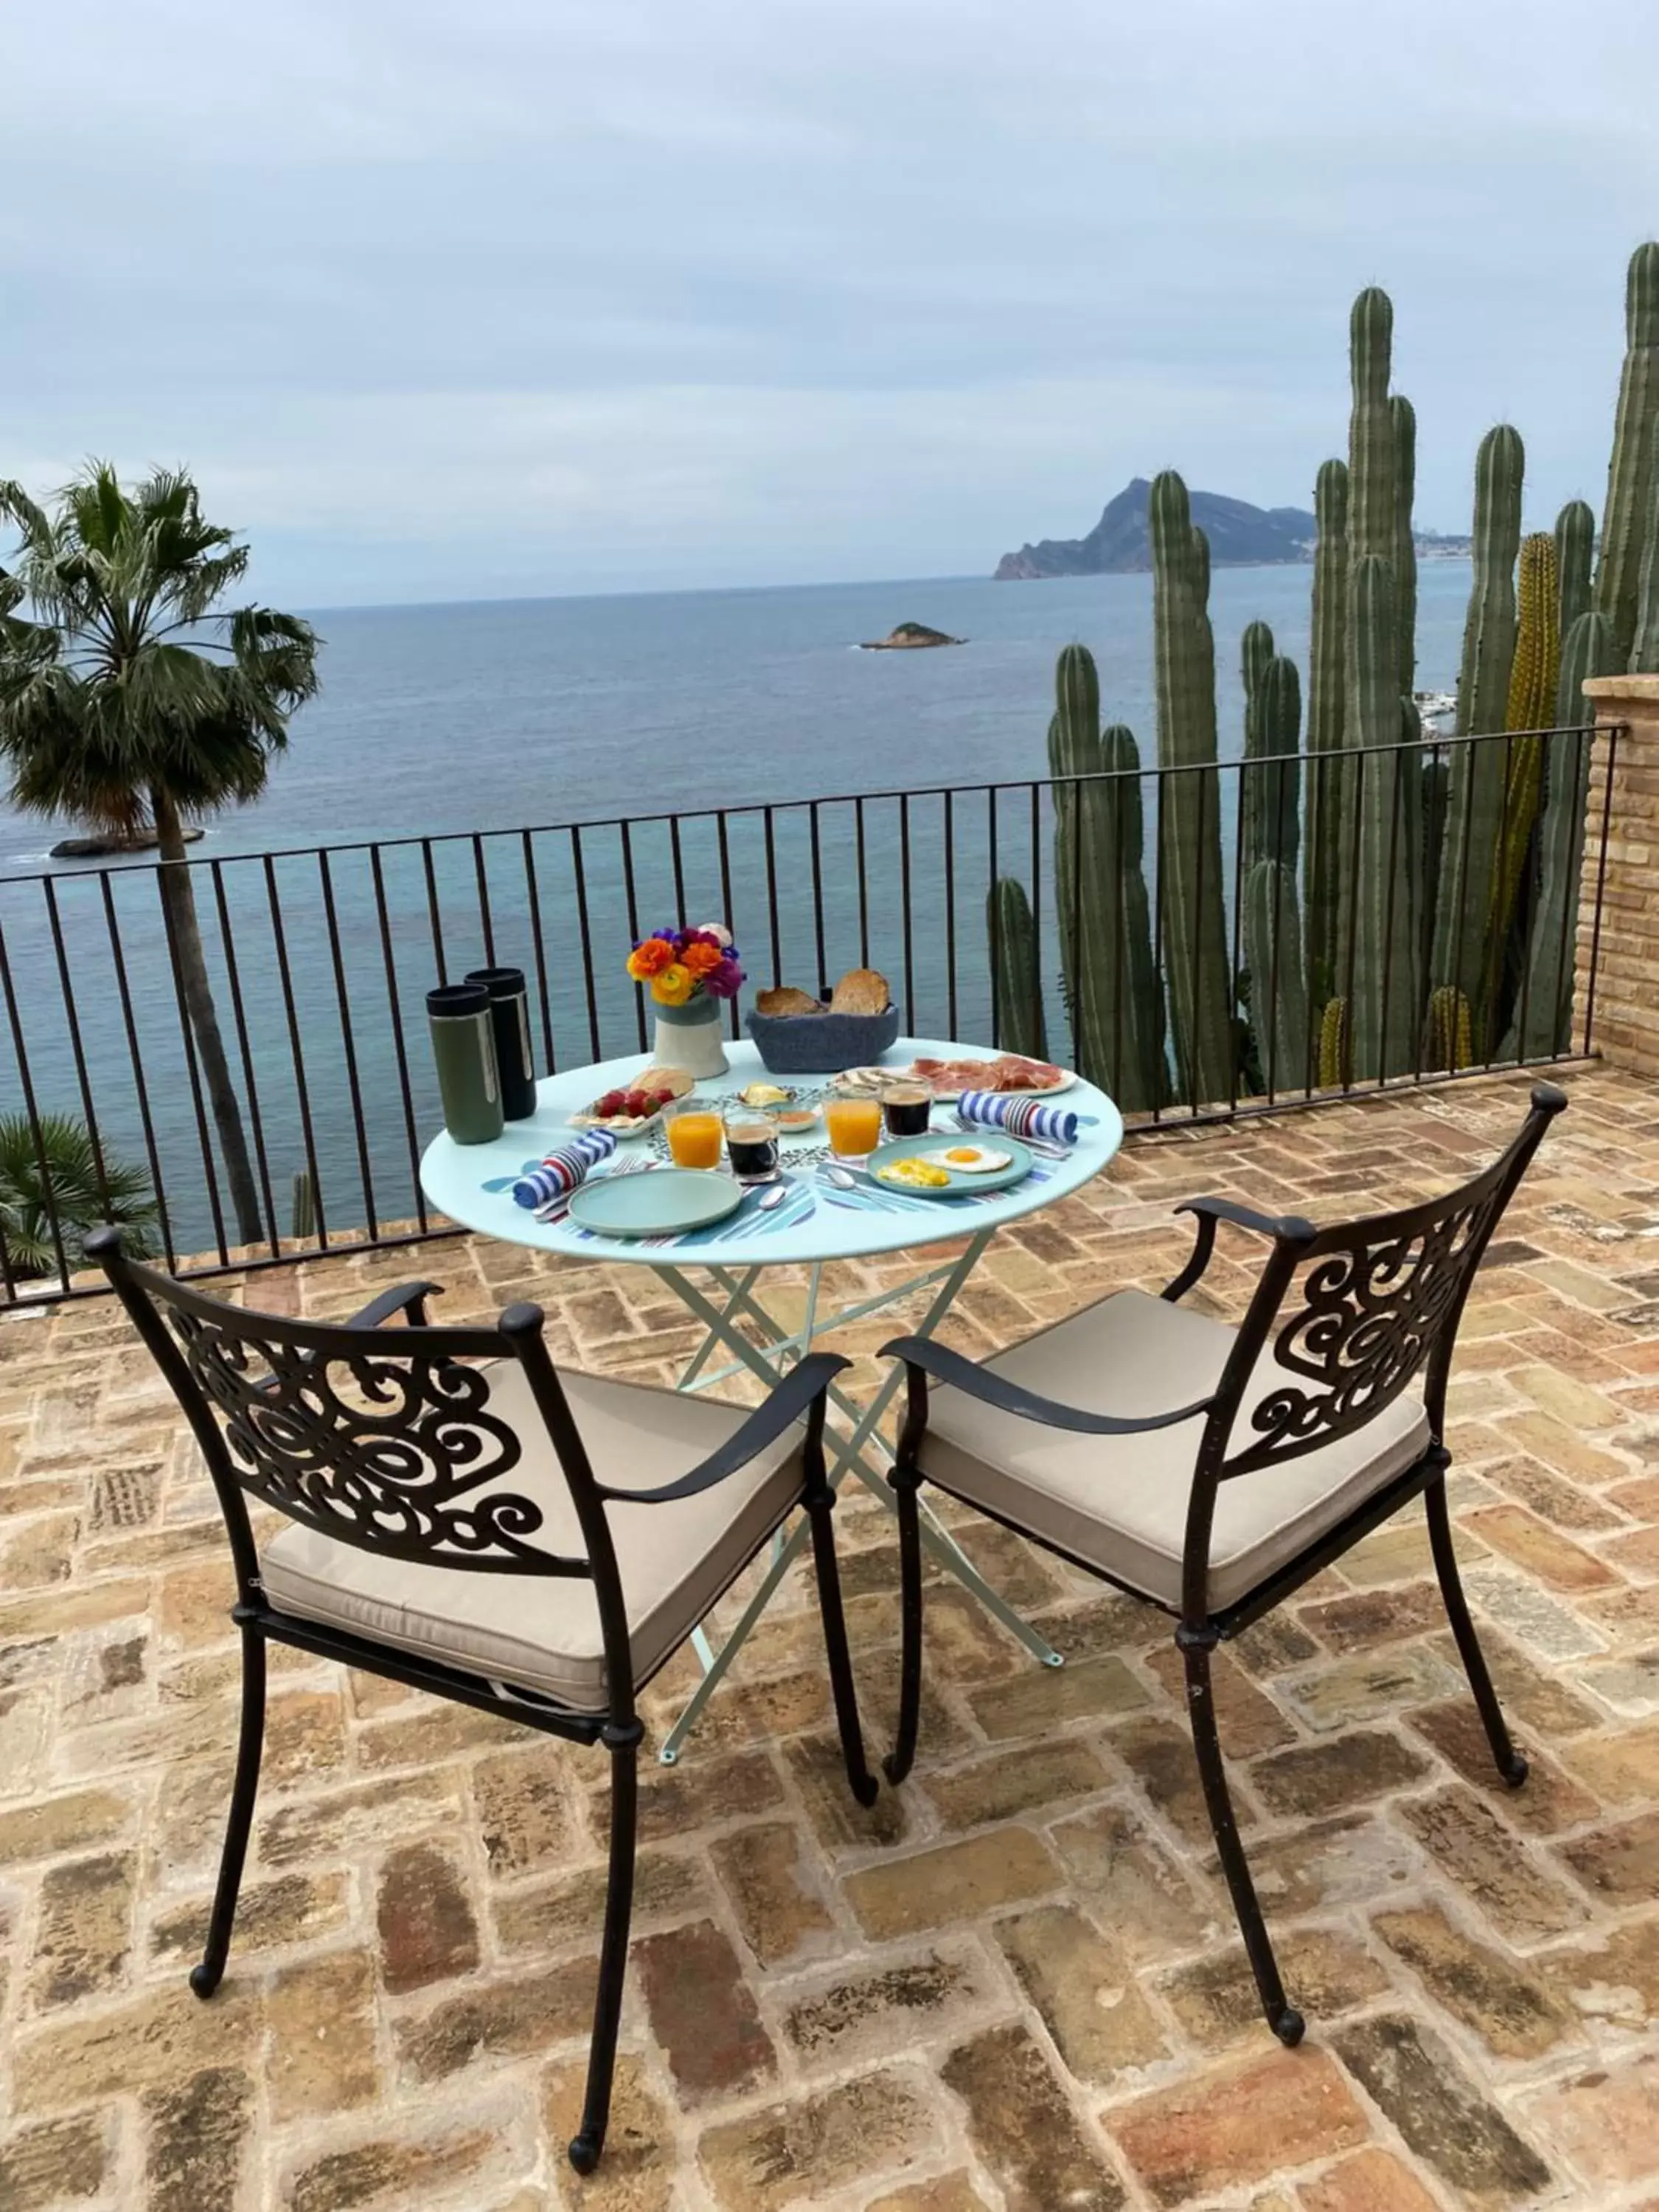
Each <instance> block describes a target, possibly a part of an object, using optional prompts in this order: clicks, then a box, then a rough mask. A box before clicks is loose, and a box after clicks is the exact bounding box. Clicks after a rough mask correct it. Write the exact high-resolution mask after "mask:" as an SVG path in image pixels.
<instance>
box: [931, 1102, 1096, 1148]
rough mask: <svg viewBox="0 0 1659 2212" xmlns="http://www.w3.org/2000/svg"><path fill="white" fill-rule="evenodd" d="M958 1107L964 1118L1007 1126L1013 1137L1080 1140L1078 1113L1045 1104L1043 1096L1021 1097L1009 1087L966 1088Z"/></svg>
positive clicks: (1060, 1141) (1062, 1142)
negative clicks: (990, 1089)
mask: <svg viewBox="0 0 1659 2212" xmlns="http://www.w3.org/2000/svg"><path fill="white" fill-rule="evenodd" d="M957 1113H958V1114H960V1115H961V1116H962V1118H963V1121H978V1122H980V1123H981V1124H982V1125H983V1126H984V1127H986V1128H987V1129H1006V1131H1007V1132H1008V1134H1009V1135H1010V1136H1011V1137H1038V1138H1041V1139H1044V1140H1045V1141H1046V1142H1047V1143H1048V1144H1051V1145H1074V1144H1076V1142H1077V1115H1075V1114H1073V1112H1072V1111H1071V1110H1070V1109H1069V1108H1067V1107H1065V1106H1049V1105H1046V1104H1045V1103H1043V1101H1042V1099H1041V1098H1022V1097H1018V1094H1016V1093H1011V1092H1009V1091H963V1094H962V1096H961V1097H960V1098H958V1099H957Z"/></svg>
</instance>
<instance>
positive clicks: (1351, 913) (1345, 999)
mask: <svg viewBox="0 0 1659 2212" xmlns="http://www.w3.org/2000/svg"><path fill="white" fill-rule="evenodd" d="M1367 750H1368V748H1367V747H1365V746H1364V745H1360V746H1358V747H1357V748H1356V749H1355V751H1354V757H1353V764H1354V808H1353V821H1352V842H1351V843H1350V845H1349V849H1350V851H1351V852H1352V855H1353V866H1352V876H1351V877H1350V878H1349V885H1348V972H1347V975H1346V976H1345V978H1344V979H1343V990H1342V1004H1343V1006H1344V1007H1345V1009H1346V1020H1345V1021H1344V1023H1343V1025H1342V1026H1343V1028H1344V1030H1346V1035H1347V1039H1348V1049H1347V1053H1346V1066H1344V1067H1343V1069H1342V1088H1343V1091H1344V1092H1345V1093H1346V1092H1347V1091H1352V1089H1353V1087H1354V1064H1355V1060H1356V1058H1357V1054H1356V1053H1355V1050H1354V1048H1355V1046H1356V1045H1357V1044H1358V1041H1359V1022H1358V1015H1357V1012H1356V1010H1355V1007H1354V1000H1353V971H1354V959H1355V956H1356V954H1357V952H1358V939H1359V862H1360V858H1361V854H1360V840H1359V824H1360V823H1362V822H1363V821H1364V818H1365V754H1366V751H1367ZM1344 842H1348V841H1347V839H1346V837H1345V841H1344Z"/></svg>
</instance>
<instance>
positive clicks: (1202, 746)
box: [1149, 470, 1234, 1105]
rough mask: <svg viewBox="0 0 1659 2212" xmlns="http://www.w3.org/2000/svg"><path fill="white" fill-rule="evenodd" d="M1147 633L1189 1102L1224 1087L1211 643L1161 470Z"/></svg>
mask: <svg viewBox="0 0 1659 2212" xmlns="http://www.w3.org/2000/svg"><path fill="white" fill-rule="evenodd" d="M1149 506H1150V511H1151V521H1152V638H1153V648H1154V654H1155V660H1156V668H1157V678H1158V764H1159V766H1160V767H1161V768H1163V769H1166V770H1169V771H1171V773H1170V774H1168V775H1166V777H1165V779H1164V789H1165V793H1166V794H1167V796H1166V799H1165V802H1164V818H1165V823H1166V824H1167V834H1166V835H1165V836H1164V838H1163V839H1162V842H1161V848H1160V850H1159V852H1158V898H1159V902H1160V910H1161V913H1162V915H1163V919H1164V945H1165V947H1166V953H1165V958H1166V961H1167V964H1168V975H1169V989H1170V1012H1171V1015H1172V1018H1173V1027H1174V1031H1175V1050H1176V1069H1177V1071H1178V1073H1179V1076H1180V1082H1181V1089H1182V1093H1183V1094H1184V1096H1185V1097H1186V1098H1187V1099H1188V1102H1189V1103H1192V1104H1194V1105H1202V1104H1204V1103H1206V1102H1209V1101H1212V1100H1214V1099H1218V1098H1225V1097H1227V1096H1228V1095H1229V1094H1230V1092H1231V1088H1232V1081H1233V1066H1234V1049H1233V1047H1234V1039H1233V1025H1232V1011H1231V1008H1232V991H1231V980H1230V978H1229V975H1228V972H1227V933H1226V921H1225V909H1224V906H1223V901H1222V883H1221V815H1220V792H1219V789H1218V785H1219V778H1218V775H1217V773H1216V721H1215V647H1214V641H1213V637H1212V633H1211V629H1210V617H1209V606H1208V585H1209V556H1208V549H1207V546H1206V543H1205V540H1204V534H1203V532H1201V531H1198V530H1194V526H1193V520H1192V513H1191V509H1190V507H1189V506H1188V499H1187V487H1186V485H1185V484H1184V483H1182V480H1181V478H1180V477H1178V476H1176V474H1175V472H1174V471H1172V470H1165V471H1164V472H1163V474H1162V475H1160V476H1158V477H1157V478H1156V479H1155V480H1154V482H1153V484H1152V495H1151V499H1150V501H1149Z"/></svg>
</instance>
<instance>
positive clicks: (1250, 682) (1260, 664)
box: [1238, 622, 1273, 752]
mask: <svg viewBox="0 0 1659 2212" xmlns="http://www.w3.org/2000/svg"><path fill="white" fill-rule="evenodd" d="M1271 659H1273V631H1272V630H1271V629H1269V628H1268V626H1267V623H1264V622H1249V623H1245V625H1244V635H1243V637H1241V638H1240V640H1239V641H1238V675H1239V681H1240V683H1241V684H1243V688H1244V750H1245V751H1246V752H1249V750H1250V725H1251V722H1252V720H1253V719H1254V717H1255V690H1256V685H1257V684H1259V683H1260V682H1261V671H1262V670H1263V669H1264V668H1265V667H1266V666H1267V663H1268V662H1269V661H1270V660H1271Z"/></svg>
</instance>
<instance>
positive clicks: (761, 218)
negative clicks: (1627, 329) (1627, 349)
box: [0, 0, 1659, 605]
mask: <svg viewBox="0 0 1659 2212" xmlns="http://www.w3.org/2000/svg"><path fill="white" fill-rule="evenodd" d="M0 71H3V75H4V77H5V79H6V81H7V94H6V98H5V120H4V124H3V128H0V147H3V155H0V158H3V164H4V169H5V173H6V177H7V188H6V190H5V191H4V193H3V196H0V473H5V474H17V475H21V477H23V478H24V479H25V481H26V482H27V483H30V484H31V485H32V486H33V487H35V488H38V489H46V488H47V487H49V486H51V485H52V484H53V483H56V482H58V481H60V480H61V479H62V478H63V477H64V476H65V475H66V474H67V473H68V472H69V471H70V470H71V469H72V468H73V467H74V465H76V463H77V461H79V460H80V459H82V457H84V456H86V455H88V454H91V453H96V454H100V455H107V456H110V457H112V458H113V459H115V460H116V461H117V462H118V465H120V467H121V468H122V469H123V471H128V472H131V471H137V469H138V468H139V467H141V466H142V465H144V464H146V463H149V462H151V461H164V462H178V461H183V462H185V463H187V464H188V465H190V466H191V468H193V469H194V470H195V471H196V472H197V476H198V477H199V479H200V482H201V483H202V486H203V489H204V494H205V495H207V496H208V498H209V500H210V503H211V508H212V511H213V512H214V513H215V515H216V518H220V519H223V520H227V521H230V522H233V523H234V524H235V525H237V526H239V527H240V528H242V529H245V530H246V531H247V532H249V533H250V534H251V535H252V538H253V540H254V543H255V546H256V550H257V555H258V586H259V588H260V589H261V591H262V592H263V593H264V595H265V596H267V597H269V598H270V599H276V600H279V601H281V600H284V599H285V600H288V601H289V602H291V603H294V604H296V605H339V604H349V603H356V602H367V601H377V600H400V599H460V598H468V599H471V598H494V597H507V596H515V595H521V594H535V593H542V592H593V591H625V590H629V589H647V588H654V587H659V586H662V587H678V586H701V585H721V584H733V583H792V582H800V581H811V580H821V579H822V580H829V579H838V578H854V577H878V576H905V575H941V574H978V573H986V572H988V570H989V569H990V568H991V567H992V566H993V564H994V562H995V560H996V558H997V556H998V555H999V554H1000V553H1001V552H1002V551H1003V550H1006V548H1008V547H1009V546H1012V545H1016V544H1018V543H1019V542H1020V541H1021V540H1022V539H1024V538H1036V537H1042V536H1072V535H1074V534H1077V533H1079V532H1082V531H1083V530H1085V529H1086V528H1087V527H1088V526H1089V525H1090V524H1091V522H1092V521H1093V520H1095V518H1096V517H1097V514H1098V513H1099V510H1100V508H1101V507H1102V505H1103V502H1104V501H1105V500H1106V499H1107V497H1108V496H1109V495H1110V494H1111V493H1113V492H1114V491H1115V490H1116V489H1118V488H1119V487H1120V486H1121V484H1122V483H1123V482H1124V481H1125V480H1126V479H1127V477H1130V476H1131V475H1133V474H1137V473H1139V474H1147V475H1150V474H1151V473H1152V472H1153V471H1156V470H1158V469H1159V468H1161V467H1165V466H1173V467H1178V468H1180V469H1181V470H1182V471H1183V473H1184V474H1185V475H1186V477H1187V478H1188V483H1190V484H1193V485H1194V486H1202V487H1204V488H1206V489H1211V490H1217V491H1225V492H1231V493H1235V494H1237V495H1240V496H1243V497H1245V498H1249V499H1253V500H1256V501H1261V503H1263V504H1264V505H1277V504H1281V503H1294V504H1310V503H1311V498H1310V492H1311V486H1312V483H1313V477H1314V471H1315V469H1316V466H1317V465H1318V463H1319V461H1320V460H1321V459H1322V457H1323V456H1324V455H1325V454H1326V453H1331V452H1334V451H1339V450H1340V447H1341V442H1342V440H1343V437H1344V435H1345V423H1346V404H1347V399H1346V362H1345V348H1346V314H1347V307H1348V302H1349V301H1350V299H1351V298H1352V294H1353V292H1354V291H1355V289H1357V288H1358V286H1359V285H1361V284H1363V283H1370V282H1375V283H1381V284H1383V285H1384V286H1386V288H1387V289H1389V292H1390V293H1391V294H1392V295H1393V298H1394V301H1395V313H1396V332H1395V378H1396V384H1397V386H1398V388H1400V389H1401V390H1403V391H1405V392H1409V393H1410V395H1411V396H1412V398H1413V399H1414V400H1415V401H1416V403H1417V408H1418V416H1419V487H1418V505H1417V513H1418V519H1419V523H1423V524H1426V525H1428V526H1437V527H1441V528H1447V529H1461V528H1466V527H1467V517H1468V483H1469V477H1470V472H1471V468H1472V464H1473V459H1474V447H1475V444H1476V441H1478V439H1479V437H1480V434H1481V432H1482V431H1483V430H1484V429H1485V428H1486V426H1487V425H1488V424H1489V423H1490V422H1493V421H1495V420H1497V419H1498V418H1499V417H1503V416H1507V417H1508V418H1509V419H1510V420H1511V421H1513V422H1515V423H1516V425H1517V426H1518V427H1519V428H1520V429H1521V431H1522V435H1523V436H1524V438H1525V440H1526V445H1527V453H1528V501H1527V506H1528V521H1529V523H1531V522H1537V523H1547V522H1548V521H1549V520H1552V519H1553V514H1554V513H1555V510H1556V508H1557V507H1558V506H1559V503H1560V501H1562V500H1563V499H1565V498H1566V497H1569V496H1571V495H1573V494H1575V493H1582V494H1583V495H1585V496H1587V497H1589V499H1590V500H1591V501H1592V502H1593V504H1595V507H1596V508H1597V509H1598V512H1599V509H1600V507H1601V493H1602V489H1603V483H1604V477H1605V470H1606V463H1607V435H1608V429H1609V426H1610V422H1611V416H1612V408H1613V395H1614V392H1615V389H1616V386H1617V380H1618V373H1619V361H1620V351H1621V349H1622V345H1623V335H1622V297H1623V283H1624V270H1625V264H1626V258H1627V257H1628V254H1629V252H1630V249H1631V247H1632V246H1633V245H1635V244H1636V243H1637V241H1638V240H1640V239H1641V238H1643V237H1644V236H1646V235H1649V234H1651V233H1652V232H1654V231H1655V230H1656V229H1659V131H1656V130H1655V128H1654V124H1653V117H1654V112H1655V106H1656V91H1659V64H1656V49H1655V46H1654V42H1653V36H1652V24H1651V0H1594V4H1593V5H1591V6H1590V7H1589V8H1586V9H1581V10H1578V11H1576V12H1575V11H1569V12H1567V13H1564V12H1563V11H1562V9H1561V8H1560V6H1559V0H1550V4H1548V5H1545V4H1542V0H1502V4H1501V5H1500V4H1498V0H1390V4H1389V6H1388V7H1387V8H1383V9H1359V8H1356V7H1353V6H1344V5H1342V4H1340V0H1338V4H1332V0H1267V4H1266V5H1265V6H1264V7H1258V8H1246V7H1244V6H1243V5H1241V4H1240V0H1156V4H1153V5H1136V6H1133V7H1128V6H1124V5H1122V4H1121V0H879V4H878V0H593V4H587V5H574V4H572V0H261V4H259V5H258V6H246V5H244V6H226V5H225V4H223V0H213V4H211V5H210V4H207V0H75V4H73V5H72V6H62V5H58V6H49V5H46V4H41V0H35V4H33V5H29V6H27V7H25V6H24V5H23V4H22V0H11V5H10V6H9V7H7V8H5V9H3V11H0Z"/></svg>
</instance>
